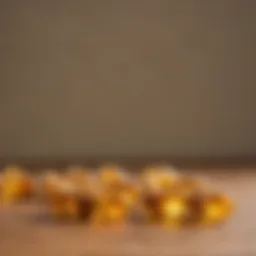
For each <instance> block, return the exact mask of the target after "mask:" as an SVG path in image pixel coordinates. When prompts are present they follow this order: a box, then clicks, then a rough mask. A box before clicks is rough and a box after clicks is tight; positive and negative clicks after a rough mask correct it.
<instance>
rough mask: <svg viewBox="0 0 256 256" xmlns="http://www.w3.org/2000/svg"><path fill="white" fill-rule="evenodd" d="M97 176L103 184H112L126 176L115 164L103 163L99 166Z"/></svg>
mask: <svg viewBox="0 0 256 256" xmlns="http://www.w3.org/2000/svg"><path fill="white" fill-rule="evenodd" d="M98 178H99V180H100V182H102V183H103V184H104V185H113V184H116V183H118V182H120V181H123V180H124V179H125V178H126V174H125V171H124V170H123V169H122V168H121V167H120V166H118V165H116V164H105V165H103V166H101V167H100V168H99V171H98Z"/></svg>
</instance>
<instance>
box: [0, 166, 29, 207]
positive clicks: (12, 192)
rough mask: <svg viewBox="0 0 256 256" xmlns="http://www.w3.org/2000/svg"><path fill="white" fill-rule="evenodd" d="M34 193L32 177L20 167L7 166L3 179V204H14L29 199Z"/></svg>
mask: <svg viewBox="0 0 256 256" xmlns="http://www.w3.org/2000/svg"><path fill="white" fill-rule="evenodd" d="M33 193H34V183H33V179H32V177H30V176H29V175H27V174H26V173H25V172H24V171H23V169H22V168H20V167H19V166H7V167H6V168H5V169H4V172H3V178H2V202H3V203H4V204H6V203H7V204H8V203H13V202H16V201H19V200H23V199H26V198H29V197H31V196H32V195H33Z"/></svg>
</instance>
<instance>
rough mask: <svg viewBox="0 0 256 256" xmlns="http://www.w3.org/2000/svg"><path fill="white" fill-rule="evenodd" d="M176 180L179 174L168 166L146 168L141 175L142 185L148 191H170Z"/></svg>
mask: <svg viewBox="0 0 256 256" xmlns="http://www.w3.org/2000/svg"><path fill="white" fill-rule="evenodd" d="M178 179H179V174H178V173H177V172H176V170H175V169H174V168H173V167H169V166H151V167H148V168H146V169H145V170H144V172H143V174H142V183H143V184H144V186H147V187H148V189H153V188H154V189H157V190H166V189H170V188H171V187H172V186H173V185H174V184H175V183H176V182H177V180H178Z"/></svg>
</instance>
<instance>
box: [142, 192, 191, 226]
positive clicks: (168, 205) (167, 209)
mask: <svg viewBox="0 0 256 256" xmlns="http://www.w3.org/2000/svg"><path fill="white" fill-rule="evenodd" d="M143 204H144V207H145V215H146V217H147V220H148V221H149V222H152V223H156V224H161V225H167V226H174V227H179V226H181V225H182V224H183V222H184V220H185V218H186V217H187V214H188V208H187V204H186V201H185V200H184V198H183V197H182V195H179V194H176V193H163V192H162V193H148V194H147V195H146V196H145V197H144V199H143Z"/></svg>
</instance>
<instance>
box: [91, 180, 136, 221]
mask: <svg viewBox="0 0 256 256" xmlns="http://www.w3.org/2000/svg"><path fill="white" fill-rule="evenodd" d="M137 196H138V191H137V188H136V187H135V186H134V185H133V184H132V183H129V182H128V181H123V182H119V183H115V184H112V183H111V185H109V184H107V185H106V184H105V186H104V187H103V190H102V193H101V195H100V196H99V198H98V203H97V207H96V210H95V212H94V214H93V217H92V222H93V223H95V224H118V223H125V222H126V221H127V220H128V218H129V217H130V215H131V212H132V210H133V207H134V205H135V202H136V200H137Z"/></svg>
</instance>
